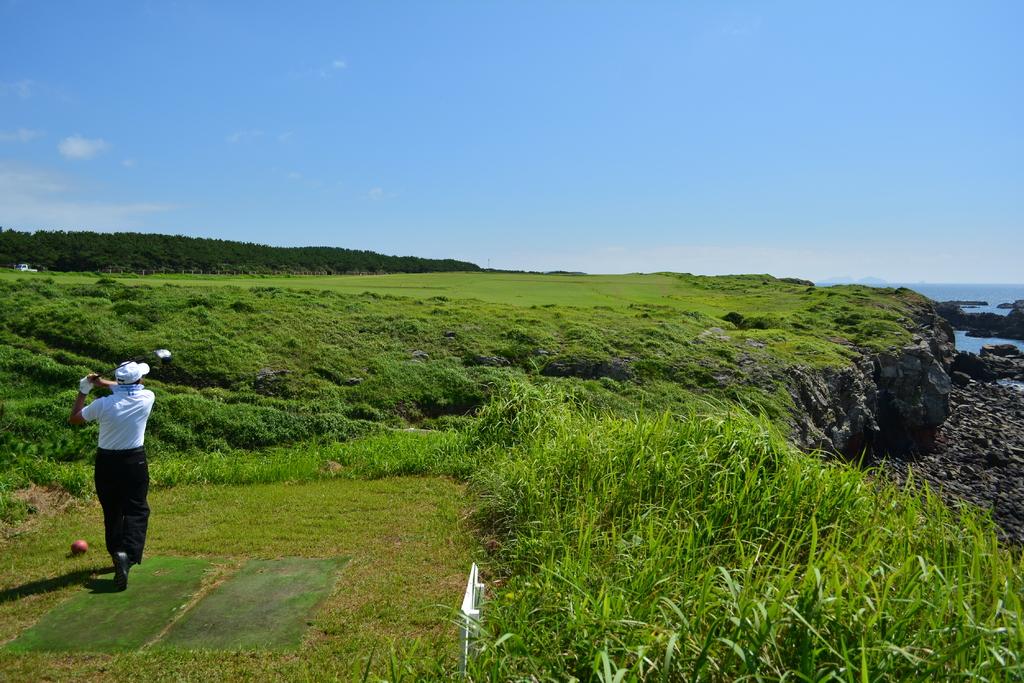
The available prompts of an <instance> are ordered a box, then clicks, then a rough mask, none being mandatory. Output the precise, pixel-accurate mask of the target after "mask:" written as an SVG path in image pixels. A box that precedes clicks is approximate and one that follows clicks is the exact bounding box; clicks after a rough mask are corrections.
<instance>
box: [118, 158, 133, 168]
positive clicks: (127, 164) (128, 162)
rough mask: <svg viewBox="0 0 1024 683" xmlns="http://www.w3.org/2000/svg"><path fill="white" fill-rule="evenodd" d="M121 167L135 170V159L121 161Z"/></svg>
mask: <svg viewBox="0 0 1024 683" xmlns="http://www.w3.org/2000/svg"><path fill="white" fill-rule="evenodd" d="M121 165H122V166H124V167H125V168H135V159H122V160H121Z"/></svg>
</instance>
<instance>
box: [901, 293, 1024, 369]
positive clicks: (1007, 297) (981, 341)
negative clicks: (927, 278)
mask: <svg viewBox="0 0 1024 683" xmlns="http://www.w3.org/2000/svg"><path fill="white" fill-rule="evenodd" d="M889 286H890V287H906V288H908V289H912V290H914V291H915V292H920V293H921V294H924V295H925V296H926V297H928V298H929V299H933V300H934V301H953V300H960V301H987V302H988V306H977V307H969V308H968V307H965V308H964V310H965V311H966V312H968V313H983V312H988V313H997V314H999V315H1007V314H1008V313H1009V312H1010V309H1008V308H996V306H997V305H998V304H1001V303H1013V302H1014V301H1016V300H1017V299H1024V285H958V284H922V283H918V284H912V283H906V284H895V285H889ZM985 344H1013V345H1015V346H1016V347H1017V348H1019V349H1020V350H1022V351H1024V341H1021V340H1019V339H1000V338H998V337H968V336H967V333H965V332H963V331H961V330H957V331H956V348H957V350H958V351H970V352H971V353H980V352H981V347H982V346H983V345H985Z"/></svg>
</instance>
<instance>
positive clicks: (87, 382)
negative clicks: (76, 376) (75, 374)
mask: <svg viewBox="0 0 1024 683" xmlns="http://www.w3.org/2000/svg"><path fill="white" fill-rule="evenodd" d="M92 386H93V385H92V375H89V376H87V377H83V378H82V379H80V380H78V393H80V394H88V393H89V392H90V391H92Z"/></svg>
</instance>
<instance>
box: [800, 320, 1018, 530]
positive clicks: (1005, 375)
mask: <svg viewBox="0 0 1024 683" xmlns="http://www.w3.org/2000/svg"><path fill="white" fill-rule="evenodd" d="M941 309H942V305H939V306H937V307H935V308H932V306H930V305H928V306H924V307H922V308H921V310H918V311H915V313H914V315H913V317H914V323H915V328H914V330H913V331H914V334H915V336H914V340H913V343H912V344H910V345H908V346H906V347H904V348H902V349H894V350H892V351H891V352H889V353H880V354H869V353H868V352H866V350H865V351H863V352H862V355H861V358H860V360H859V361H857V362H855V363H853V364H851V365H850V366H848V367H845V368H840V369H829V370H820V371H814V372H812V371H807V370H806V369H804V370H801V369H795V370H793V371H791V373H790V376H789V378H788V380H789V381H788V384H789V386H790V391H791V394H792V396H793V399H794V405H795V407H796V415H795V418H796V419H795V420H794V431H793V438H794V440H795V441H796V443H797V444H798V445H800V446H801V447H802V448H805V449H820V450H822V451H824V452H827V453H833V454H837V455H839V456H840V457H844V458H846V459H850V460H854V461H857V462H861V463H863V464H865V465H868V466H877V467H878V468H879V471H880V472H882V473H883V474H884V475H886V476H888V477H890V478H891V479H892V480H894V481H896V482H898V483H904V482H905V481H906V480H907V477H908V476H909V475H910V474H911V473H913V477H914V479H915V480H916V481H919V482H920V481H924V482H927V483H928V485H929V486H930V487H931V488H933V489H934V490H936V491H937V492H939V494H940V495H941V496H942V498H943V499H944V500H946V501H947V502H949V503H950V504H953V505H956V504H958V503H959V502H960V501H965V502H967V503H970V504H973V505H976V506H978V507H980V508H982V509H984V510H988V511H990V512H991V514H992V517H993V519H994V520H995V522H996V523H997V525H998V526H999V533H1000V537H1001V538H1002V540H1004V541H1006V542H1008V543H1012V544H1016V545H1024V352H1022V351H1021V350H1020V349H1018V348H1017V347H1016V346H1014V345H1012V344H1000V345H992V346H985V347H983V348H982V352H981V354H980V355H976V354H973V353H967V352H960V353H957V352H956V348H955V341H954V334H953V326H952V325H951V324H950V320H949V318H950V316H948V315H943V314H942V310H941ZM956 309H957V311H959V313H960V314H962V315H965V316H991V317H993V318H999V319H1001V320H1005V319H1006V318H1010V317H1011V316H1014V318H1021V319H1022V321H1024V308H1021V307H1017V308H1015V309H1014V310H1013V311H1012V312H1011V314H1010V316H1005V317H1004V316H998V315H996V314H992V313H982V314H966V313H963V311H962V310H961V309H959V307H956ZM954 317H955V316H954ZM986 320H987V318H986ZM1011 322H1012V321H1011ZM986 336H989V335H986Z"/></svg>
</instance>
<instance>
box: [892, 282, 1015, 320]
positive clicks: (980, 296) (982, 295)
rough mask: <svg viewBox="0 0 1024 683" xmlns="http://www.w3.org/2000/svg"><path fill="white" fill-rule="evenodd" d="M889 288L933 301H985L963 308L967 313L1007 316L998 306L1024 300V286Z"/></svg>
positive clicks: (931, 285) (941, 285)
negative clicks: (917, 293) (917, 294)
mask: <svg viewBox="0 0 1024 683" xmlns="http://www.w3.org/2000/svg"><path fill="white" fill-rule="evenodd" d="M888 286H890V287H906V288H907V289H912V290H914V291H915V292H920V293H921V294H924V295H925V296H926V297H928V298H929V299H933V300H935V301H954V300H959V301H987V302H988V306H977V307H969V308H967V307H965V308H964V310H965V311H967V312H968V313H998V314H999V315H1007V314H1008V313H1009V312H1010V309H1008V308H996V306H997V305H998V304H1003V303H1006V304H1012V303H1013V302H1014V301H1016V300H1017V299H1024V285H951V284H923V283H918V284H913V283H902V284H893V285H888Z"/></svg>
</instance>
